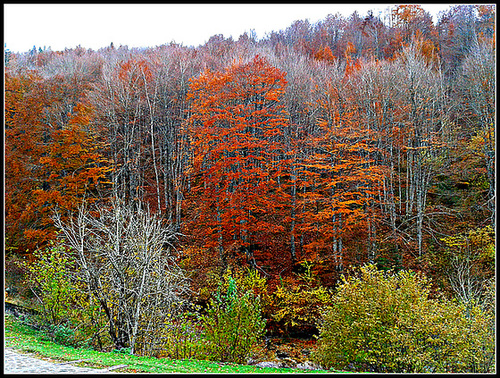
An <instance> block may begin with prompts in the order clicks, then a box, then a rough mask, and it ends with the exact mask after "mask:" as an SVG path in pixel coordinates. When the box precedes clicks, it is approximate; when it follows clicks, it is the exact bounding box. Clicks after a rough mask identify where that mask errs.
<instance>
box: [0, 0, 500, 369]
mask: <svg viewBox="0 0 500 378" xmlns="http://www.w3.org/2000/svg"><path fill="white" fill-rule="evenodd" d="M495 17H496V7H495V6H494V5H492V6H487V5H480V6H476V5H460V6H450V8H449V10H448V11H447V12H444V13H443V14H441V15H440V17H439V19H438V21H437V22H436V23H433V21H432V17H431V16H430V15H429V14H428V13H426V12H425V11H424V10H423V9H422V8H421V7H419V6H418V5H404V6H396V7H394V8H393V9H392V13H391V17H390V22H387V21H382V20H381V19H379V18H377V17H375V16H373V14H371V13H369V14H367V15H365V16H361V15H359V14H357V13H353V14H352V15H351V16H349V17H348V18H344V17H342V16H340V15H327V16H326V17H325V18H324V19H323V20H321V21H319V22H317V23H315V24H311V23H309V22H308V21H295V22H294V23H293V24H291V25H290V26H289V27H288V28H286V29H285V30H280V31H276V32H272V33H270V34H268V35H267V36H266V37H264V38H262V39H260V40H257V39H256V38H255V37H254V36H253V35H252V33H245V34H243V35H241V36H240V37H239V38H238V39H237V40H234V39H232V38H224V37H223V36H221V35H214V36H212V37H211V38H210V39H209V40H208V42H207V43H206V44H204V45H201V46H198V47H186V46H183V45H178V44H173V43H171V44H165V45H162V46H157V47H147V48H146V47H144V48H131V49H130V48H128V47H127V46H119V47H116V46H113V45H112V44H111V45H110V46H109V47H107V48H103V49H100V50H98V51H93V50H89V49H86V48H84V47H81V46H78V47H76V48H73V49H66V50H65V51H51V50H42V49H40V48H38V49H37V48H35V47H34V48H33V50H31V51H28V52H25V53H9V52H6V54H5V249H6V259H8V260H9V259H13V260H15V259H19V260H23V261H29V262H31V263H33V264H36V263H37V262H40V261H46V262H47V264H48V265H43V264H39V265H38V269H49V268H48V266H49V265H50V263H49V262H50V259H49V260H44V258H43V257H42V256H43V253H42V252H40V251H46V250H57V251H61V250H65V251H67V254H64V256H65V257H61V256H60V257H59V258H61V259H62V260H59V261H60V263H59V264H55V265H56V266H58V267H60V268H61V267H62V268H64V269H63V271H67V272H69V271H70V272H71V274H68V275H67V277H70V276H71V277H75V280H76V281H75V282H76V283H74V285H76V286H78V285H83V286H81V287H80V286H78V287H79V289H78V290H76V291H75V297H71V295H68V298H73V299H71V300H72V301H73V302H71V303H69V302H68V304H67V307H64V306H66V305H64V304H61V303H60V302H58V304H57V306H60V307H57V306H55V307H54V308H57V309H58V310H57V311H59V312H60V313H58V314H56V313H53V317H52V319H51V321H53V323H58V322H59V323H61V322H63V320H62V317H63V316H62V315H63V314H64V317H65V318H68V317H71V316H73V315H71V311H72V310H71V308H76V307H78V306H83V304H82V303H85V306H84V307H85V308H87V310H88V309H90V308H91V309H92V310H91V311H90V310H89V311H90V312H89V313H88V318H86V319H87V320H86V321H88V322H89V324H92V326H93V327H95V330H96V331H95V333H94V334H93V335H94V336H92V337H93V338H92V344H93V345H94V347H100V348H105V346H106V337H108V338H109V341H108V342H109V343H110V345H114V347H115V348H121V347H123V348H125V347H128V348H131V349H132V352H134V351H135V352H137V353H144V354H154V353H155V350H156V349H154V348H153V344H154V345H157V344H158V341H157V340H149V339H148V337H150V333H148V332H147V331H144V330H145V329H146V330H150V329H154V327H155V324H158V323H159V322H163V321H164V320H163V319H164V317H165V314H166V313H168V315H170V312H172V313H173V310H170V309H171V308H173V307H176V303H181V302H182V303H184V305H183V306H184V307H183V308H191V307H192V306H200V308H201V309H204V310H205V311H206V314H205V315H204V316H205V321H206V323H204V324H205V325H207V324H212V323H210V321H209V320H208V319H209V318H210V314H211V313H212V315H213V312H215V313H217V314H219V315H220V314H221V313H223V312H224V311H226V310H227V308H226V307H223V308H224V309H223V308H222V307H220V308H218V307H216V306H215V304H216V303H219V302H217V301H218V300H221V301H222V299H221V298H222V297H221V296H218V295H219V294H220V290H219V291H218V288H219V289H221V287H223V288H224V290H226V297H224V298H225V299H224V300H226V301H229V302H231V300H232V299H231V298H233V297H231V295H233V294H234V293H236V291H235V290H236V289H235V288H234V287H238V288H247V289H251V290H250V291H249V292H252V293H253V295H255V296H258V298H259V300H260V302H259V306H260V307H261V309H262V313H263V316H264V317H265V318H266V319H268V321H267V323H266V325H265V332H268V333H269V334H301V335H304V334H307V335H310V334H312V333H317V332H318V327H319V329H320V331H321V333H320V334H321V335H323V340H328V338H327V337H326V333H325V332H326V329H325V328H324V327H326V325H322V326H318V324H317V323H316V321H317V319H318V318H319V316H320V313H321V311H322V308H323V307H322V306H324V305H330V304H331V301H332V300H333V299H332V298H334V295H333V293H334V292H336V289H337V288H338V287H339V285H341V286H342V282H344V286H342V287H344V288H345V287H346V286H345V285H347V283H346V282H345V281H343V280H342V276H343V275H345V276H348V275H349V274H350V272H351V269H352V268H354V267H358V268H360V267H363V266H365V267H366V266H375V267H377V269H379V270H381V271H391V272H395V273H397V272H406V271H411V272H415V273H417V272H418V274H423V275H425V276H426V277H429V279H430V280H431V282H432V285H430V286H429V289H428V290H429V291H428V292H429V295H430V297H431V298H433V297H434V296H435V297H439V296H441V295H442V296H443V297H444V298H446V299H447V300H451V299H453V298H455V299H457V300H458V301H460V303H463V304H464V305H465V306H469V305H471V306H472V304H474V306H475V305H480V307H481V308H482V309H483V310H484V311H486V310H485V309H487V308H488V306H491V302H490V301H491V295H492V294H491V293H494V281H495V276H494V274H495V273H494V272H495V271H494V264H495V233H494V229H495V219H496V212H495V211H496V203H495V198H496V197H495V195H496V194H495V189H496V176H495V144H496V143H495V115H496V114H495V111H496V107H495V88H496V79H495V65H496V49H495V46H496V42H495V35H496V34H495V33H496V30H495V27H496V25H495ZM68 253H69V254H68ZM71 256H73V257H71ZM62 261H64V262H62ZM26 264H27V263H25V265H24V266H25V268H24V270H25V271H26V272H28V271H30V269H34V268H33V266H34V265H29V264H28V265H26ZM367 264H371V265H367ZM12 266H13V265H12ZM12 266H11V265H9V264H8V266H7V269H12V271H16V269H17V268H13V267H12ZM28 266H31V268H27V267H28ZM43 266H45V268H43ZM50 266H52V265H50ZM62 268H61V269H62ZM363 269H365V268H363ZM32 271H35V272H38V273H37V274H40V270H38V271H36V269H35V270H32ZM167 272H168V274H167ZM369 272H371V271H369ZM12 274H13V273H12ZM364 274H368V273H366V271H365V273H364ZM370 274H373V275H375V276H376V273H374V272H371V273H370ZM370 274H368V276H370ZM401 274H403V273H401ZM7 275H8V276H9V272H7ZM45 276H46V277H49V276H50V275H48V274H46V275H45ZM62 276H64V274H63V275H62ZM62 276H60V277H62ZM166 276H168V277H169V278H168V280H167V281H161V282H162V283H161V285H160V283H159V282H160V281H159V279H160V278H162V279H165V277H166ZM368 276H367V277H368ZM9 277H10V276H9ZM51 277H52V276H51ZM54 277H55V276H54ZM146 277H149V278H148V279H149V280H150V281H148V282H149V284H148V283H147V282H146V281H147V279H146ZM370 277H371V276H370ZM412 277H413V276H412ZM54 279H56V278H54ZM155 280H156V281H155ZM349 282H350V281H349ZM405 282H407V281H405ZM68 284H69V283H68ZM37 285H39V286H40V285H41V286H40V287H43V283H40V282H34V283H33V286H37ZM155 285H158V286H155ZM234 285H236V286H234ZM233 286H234V287H233ZM403 286H404V285H403V284H401V287H403ZM62 287H63V286H61V288H62ZM398 287H399V286H398ZM110 288H115V289H116V290H111V289H110ZM118 288H119V289H120V290H122V291H123V293H122V294H123V295H120V290H119V289H118ZM40 290H42V292H43V288H42V289H40ZM67 290H68V292H72V291H71V290H73V289H71V288H70V286H68V287H67ZM345 290H347V289H345ZM367 290H368V289H367ZM380 290H382V289H380ZM384 290H385V289H384ZM394 290H396V289H394ZM426 290H427V289H426ZM76 292H79V293H82V292H83V293H86V296H84V299H81V298H80V297H78V296H77V294H76ZM438 292H439V293H441V294H439V295H438V294H437V293H438ZM216 293H217V295H216ZM221 295H222V294H221ZM234 295H236V294H234ZM245 295H246V294H245ZM336 295H337V296H340V295H341V294H340V293H337V294H336ZM217 296H218V297H217ZM77 298H80V299H77ZM131 298H132V299H131ZM147 298H155V299H154V300H152V299H151V300H148V299H147ZM251 298H253V296H241V297H239V299H238V300H239V301H240V302H238V303H240V304H241V305H242V306H243V307H242V308H244V309H245V311H247V312H250V313H256V312H258V311H257V310H256V309H255V308H254V307H252V306H255V303H254V302H252V301H251ZM338 298H340V297H337V299H338ZM220 303H222V302H220ZM231 303H232V302H231ZM77 304H78V306H77ZM167 304H168V305H167ZM214 306H215V307H214ZM166 308H168V310H164V309H166ZM193 308H194V307H193ZM422 308H423V307H422ZM467 308H469V307H467ZM191 310H192V309H191ZM191 310H190V311H191ZM483 310H481V311H483ZM57 311H56V312H57ZM179 311H180V310H179ZM211 311H212V312H211ZM217 311H219V312H217ZM242 311H243V310H242ZM436 311H437V310H436ZM440 311H441V310H440ZM478 311H479V310H478ZM243 312H244V311H243ZM424 313H425V311H424ZM131 314H137V317H134V316H132V315H131ZM139 314H141V316H139ZM142 314H147V316H146V315H144V316H142ZM184 314H185V313H184ZM129 315H130V316H129ZM233 315H234V314H233ZM82 316H83V315H82ZM85 316H87V315H85ZM183 316H187V315H183ZM234 316H236V315H234ZM238 316H239V315H238ZM59 317H61V318H59ZM102 319H105V320H102ZM220 319H222V318H220ZM220 319H219V320H220ZM80 320H81V319H80ZM81 321H83V320H81ZM220 321H221V322H222V320H220ZM464 321H465V320H464ZM188 323H189V322H188ZM250 323H252V324H254V325H256V326H257V325H259V324H261V323H260V318H259V319H253V320H251V321H250ZM327 323H328V322H326V323H324V324H327ZM104 324H106V327H108V328H107V329H108V332H107V334H108V336H103V335H100V336H96V335H99V331H97V329H100V327H101V328H103V327H104V326H103V325H104ZM218 324H219V323H218ZM212 325H213V324H212ZM262 326H263V325H262ZM193 327H194V326H193ZM207 327H208V325H207ZM322 327H323V328H322ZM104 328H105V327H104ZM486 328H487V327H486ZM89 329H90V328H89ZM92 329H94V328H92ZM423 329H425V327H423ZM255 332H256V334H259V332H261V330H260V331H255ZM262 332H264V331H262ZM493 332H494V331H493ZM214 335H215V333H214ZM214 337H215V336H214ZM250 339H251V338H250ZM183 340H184V342H186V339H183ZM214 342H215V341H214ZM325 343H326V341H325ZM322 345H323V344H322ZM325 345H326V344H325ZM148 348H149V349H148ZM322 348H323V349H320V350H322V351H323V352H321V353H324V354H323V357H321V358H318V359H317V361H319V362H318V363H322V364H323V366H327V367H329V366H328V362H325V361H331V359H329V358H327V357H324V356H325V355H327V352H325V351H326V350H327V348H326V347H322ZM325 348H326V349H325ZM353 348H355V346H353ZM235 349H237V348H234V345H233V346H230V348H229V349H228V350H235ZM169 353H170V352H169ZM173 353H174V352H171V354H168V353H167V355H169V356H170V355H173ZM193 353H194V352H193ZM214 353H215V352H214ZM214 355H217V358H218V359H219V360H224V358H226V359H228V360H231V361H239V362H241V361H243V360H244V358H243V357H241V356H231V357H230V358H229V357H227V355H224V354H223V353H222V352H221V354H216V353H215V354H214ZM187 357H190V356H187V355H183V357H182V358H187ZM322 358H323V359H322ZM347 365H348V362H345V366H347ZM339 366H340V365H339ZM363 366H365V365H363ZM370 366H372V368H373V366H374V365H373V364H372V365H370ZM391 366H392V365H391ZM397 366H403V365H397ZM405 366H406V365H405ZM412 366H413V365H412ZM365 367H366V366H365ZM358 368H359V369H361V368H362V367H358ZM455 368H456V367H455ZM373 369H375V370H376V369H377V368H373ZM387 369H389V368H387ZM405 369H406V368H405ZM408 369H412V368H411V367H410V368H408ZM456 369H458V368H456ZM478 369H479V368H478ZM396 370H397V369H396ZM378 371H384V370H383V369H382V370H378Z"/></svg>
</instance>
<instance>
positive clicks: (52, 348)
mask: <svg viewBox="0 0 500 378" xmlns="http://www.w3.org/2000/svg"><path fill="white" fill-rule="evenodd" d="M5 346H6V347H12V348H15V349H18V350H21V351H25V352H29V353H33V354H35V355H37V356H39V357H42V358H50V359H51V360H58V361H75V360H85V361H84V362H81V363H78V364H75V365H77V366H85V367H95V368H106V367H110V366H116V365H127V367H126V368H122V369H120V370H116V372H120V373H122V372H124V373H125V372H137V373H212V374H213V373H223V374H238V373H259V374H263V373H274V374H276V373H301V374H302V373H328V372H332V371H327V370H312V371H309V370H300V369H274V368H259V367H257V366H249V365H237V364H226V363H217V362H210V361H200V360H171V359H168V358H155V357H139V356H132V355H127V354H123V353H115V352H110V353H105V352H97V351H94V350H91V349H81V348H78V349H77V348H72V347H67V346H63V345H59V344H56V343H54V342H52V341H51V340H50V339H49V338H48V337H47V336H46V335H44V334H43V333H42V332H40V331H37V330H35V329H33V328H30V327H28V326H27V325H25V324H22V323H21V322H20V321H19V320H17V319H16V318H14V317H13V316H11V315H5Z"/></svg>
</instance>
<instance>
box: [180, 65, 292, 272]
mask: <svg viewBox="0 0 500 378" xmlns="http://www.w3.org/2000/svg"><path fill="white" fill-rule="evenodd" d="M285 86H286V80H285V75H284V73H283V72H281V71H279V70H278V69H276V68H274V67H272V66H270V65H269V64H268V63H267V62H266V61H265V60H264V59H262V58H260V57H258V56H256V57H255V58H254V59H253V60H252V61H251V62H248V63H241V62H239V63H234V64H233V65H231V66H230V67H228V68H227V69H226V70H224V71H223V72H211V71H206V72H204V73H203V74H202V75H201V76H199V77H198V78H196V79H193V80H192V81H191V85H190V88H189V93H188V99H189V100H190V101H191V117H190V119H189V122H188V132H189V135H190V137H191V140H192V146H193V151H192V153H193V156H192V157H193V159H192V171H191V175H192V177H193V180H192V187H191V191H190V193H189V198H190V204H191V206H190V207H189V210H188V211H189V212H190V213H189V215H188V216H189V218H190V220H191V221H190V222H189V224H188V232H189V234H191V235H192V236H193V237H194V239H195V240H196V241H197V242H198V243H199V245H200V246H201V247H204V248H207V249H209V250H211V251H212V252H214V251H217V252H218V258H219V259H220V261H221V262H222V264H223V265H225V263H226V261H227V260H226V259H227V256H228V252H229V251H235V252H236V254H237V255H239V254H240V253H241V252H244V254H245V256H246V261H247V262H248V263H249V264H251V265H253V266H256V259H257V258H261V259H262V258H263V257H264V256H263V255H262V254H259V253H260V252H262V251H263V249H264V248H265V247H266V242H267V244H268V245H267V247H268V246H269V245H270V244H271V239H272V235H273V234H276V233H278V232H280V231H282V230H283V225H282V223H281V214H280V211H281V210H282V209H283V208H284V207H286V206H287V205H286V202H287V201H286V200H287V197H288V194H287V193H286V182H285V180H284V169H285V166H286V163H287V157H286V155H285V148H284V143H283V130H284V128H286V127H287V126H288V120H287V117H286V112H285V109H284V106H283V105H282V104H281V103H280V97H281V96H282V94H283V92H284V88H285ZM257 255H258V256H257Z"/></svg>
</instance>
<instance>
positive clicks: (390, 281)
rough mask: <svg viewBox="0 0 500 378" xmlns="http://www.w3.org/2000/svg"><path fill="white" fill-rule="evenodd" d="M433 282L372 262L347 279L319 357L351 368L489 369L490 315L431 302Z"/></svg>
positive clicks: (328, 318) (326, 322)
mask: <svg viewBox="0 0 500 378" xmlns="http://www.w3.org/2000/svg"><path fill="white" fill-rule="evenodd" d="M429 292H430V282H429V280H428V279H427V278H426V277H425V276H423V275H419V274H416V273H414V272H411V271H401V272H399V273H397V274H396V273H394V272H392V271H389V272H385V273H384V272H382V271H379V270H377V269H376V267H375V266H374V265H368V266H364V267H362V268H360V269H359V274H357V275H351V276H350V277H349V278H345V277H343V282H342V284H341V285H340V286H339V288H338V291H337V293H336V295H335V296H334V298H333V303H332V305H331V306H330V307H328V308H327V309H326V311H324V314H323V318H322V322H321V324H320V336H319V342H318V348H317V350H316V351H315V353H314V354H313V359H314V360H315V362H317V363H319V364H320V365H322V366H323V367H325V368H336V369H344V370H354V371H374V372H400V373H403V372H406V373H430V372H433V373H438V372H491V371H492V370H493V369H494V365H493V364H494V356H495V344H494V341H495V337H494V330H493V329H492V328H491V327H489V325H490V324H491V318H492V316H493V314H491V313H487V312H484V311H483V310H482V309H481V308H480V307H478V306H476V307H473V308H470V307H469V308H466V307H465V305H463V304H460V303H458V302H456V301H450V300H445V299H444V298H440V299H430V298H429Z"/></svg>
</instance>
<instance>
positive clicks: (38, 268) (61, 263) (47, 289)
mask: <svg viewBox="0 0 500 378" xmlns="http://www.w3.org/2000/svg"><path fill="white" fill-rule="evenodd" d="M34 257H35V260H34V261H33V262H32V263H28V262H22V263H20V265H21V266H22V267H23V268H24V269H25V271H26V277H25V284H26V286H28V287H30V289H31V290H32V292H33V293H34V295H35V297H36V298H37V300H38V304H39V306H38V310H39V313H40V315H38V316H35V317H33V318H32V319H31V320H30V321H31V322H34V323H35V325H36V326H37V327H38V328H40V329H41V330H42V331H44V332H45V333H46V334H47V336H48V337H49V338H50V339H51V340H53V341H56V342H59V343H61V344H64V345H68V346H97V347H99V348H100V349H102V348H103V347H104V346H105V345H104V344H105V341H104V339H105V338H103V337H102V336H101V335H100V334H102V326H103V315H102V313H101V312H100V311H99V306H98V305H97V304H95V303H91V302H89V300H88V296H86V295H84V294H82V290H81V289H82V288H81V287H79V286H78V282H77V281H75V280H73V275H72V273H74V272H75V269H76V267H74V266H73V265H72V263H71V261H70V258H69V257H68V254H67V251H66V249H65V247H64V246H62V245H61V244H59V243H54V242H52V243H51V244H50V246H49V247H48V248H46V249H45V250H43V251H37V252H35V253H34Z"/></svg>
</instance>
